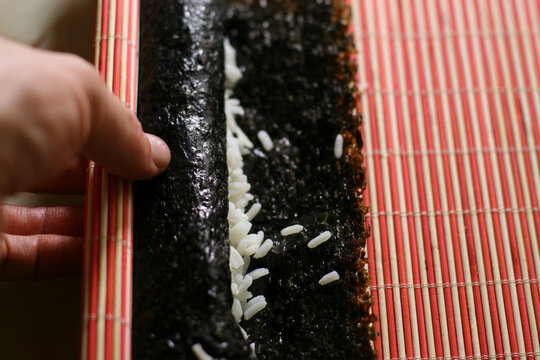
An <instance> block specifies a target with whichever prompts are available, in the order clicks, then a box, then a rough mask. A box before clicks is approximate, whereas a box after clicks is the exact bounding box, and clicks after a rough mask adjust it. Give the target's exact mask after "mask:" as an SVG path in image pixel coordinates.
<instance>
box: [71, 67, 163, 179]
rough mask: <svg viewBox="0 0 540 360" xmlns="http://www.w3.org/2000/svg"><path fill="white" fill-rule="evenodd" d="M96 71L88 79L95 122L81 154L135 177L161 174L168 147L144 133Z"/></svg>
mask: <svg viewBox="0 0 540 360" xmlns="http://www.w3.org/2000/svg"><path fill="white" fill-rule="evenodd" d="M95 74H96V75H95V76H93V77H91V78H92V79H91V80H89V81H87V82H86V84H87V89H88V93H89V98H90V99H91V100H92V102H91V104H92V114H91V121H92V124H91V126H90V130H89V135H88V140H87V142H86V144H85V146H84V147H83V149H82V151H81V152H82V154H83V155H85V156H87V157H88V158H91V159H93V160H94V161H95V162H96V163H98V164H99V165H101V166H103V167H105V168H106V169H107V170H108V171H109V172H111V173H113V174H115V175H119V176H122V177H125V178H129V179H133V180H137V179H145V178H149V177H152V176H155V175H157V174H159V173H161V172H162V171H163V170H164V169H165V168H166V167H167V165H168V164H169V162H170V157H171V155H170V151H169V148H168V146H167V145H166V144H165V143H164V142H163V140H161V139H159V138H158V137H156V136H153V135H150V134H145V133H144V132H143V130H142V127H141V124H140V122H139V120H138V119H137V117H136V116H135V115H134V114H133V113H132V112H131V111H129V110H127V109H126V108H125V107H124V106H123V105H122V104H121V102H120V101H119V100H118V99H117V98H116V97H114V96H113V95H112V94H111V92H110V91H109V90H108V89H107V88H106V87H105V85H104V84H103V82H102V81H101V78H100V77H99V76H97V73H95Z"/></svg>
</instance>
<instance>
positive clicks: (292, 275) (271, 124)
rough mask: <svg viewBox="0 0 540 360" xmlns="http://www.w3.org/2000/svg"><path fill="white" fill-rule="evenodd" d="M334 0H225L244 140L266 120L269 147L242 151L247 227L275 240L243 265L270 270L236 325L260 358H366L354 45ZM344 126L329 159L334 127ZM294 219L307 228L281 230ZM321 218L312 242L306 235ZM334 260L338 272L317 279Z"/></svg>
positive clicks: (342, 5) (368, 331)
mask: <svg viewBox="0 0 540 360" xmlns="http://www.w3.org/2000/svg"><path fill="white" fill-rule="evenodd" d="M347 8H348V7H347V6H346V2H345V1H344V0H343V1H322V0H321V1H315V0H305V1H301V0H299V1H290V0H282V1H279V0H274V1H272V0H267V1H264V0H260V1H257V0H253V1H234V4H233V5H232V8H231V9H230V10H229V13H228V20H227V23H226V34H227V36H228V37H229V38H230V39H231V43H232V44H233V46H234V47H235V48H236V50H237V61H238V63H239V66H240V67H241V69H242V71H243V78H242V79H241V80H240V81H239V83H238V84H237V85H236V87H235V90H234V96H235V97H237V98H239V99H240V102H241V103H242V105H243V107H244V110H245V113H246V114H245V116H244V117H242V118H239V119H238V120H237V121H238V123H239V125H240V126H241V127H242V128H243V130H244V131H245V133H246V134H247V135H248V137H250V138H251V139H252V140H256V139H257V132H258V131H259V130H266V131H267V132H268V133H269V134H270V136H271V138H272V139H273V141H274V148H273V149H272V150H271V151H269V152H267V151H264V150H263V149H262V147H261V146H260V144H258V143H256V144H255V149H254V150H253V151H252V152H251V154H249V155H247V156H245V157H244V161H245V168H244V171H245V172H246V174H247V175H248V178H249V181H250V183H251V185H252V188H251V192H252V193H253V194H254V195H255V196H256V197H257V200H258V201H259V202H260V203H261V204H262V210H261V212H260V213H259V215H257V217H256V218H255V219H254V220H253V230H254V231H258V230H264V232H265V236H266V237H269V238H271V239H273V240H274V242H275V243H277V245H276V246H274V248H273V250H272V251H271V252H270V253H269V254H268V255H267V256H266V257H264V258H262V259H259V260H253V261H252V263H251V266H250V268H253V269H254V268H258V267H267V268H269V269H270V275H269V276H267V277H265V278H263V279H260V280H257V281H255V282H254V284H253V285H252V287H251V288H250V291H252V292H253V293H254V294H255V295H258V294H264V296H265V297H266V300H267V302H268V305H267V307H266V308H265V309H264V310H262V311H261V312H260V313H258V314H257V315H256V316H255V317H253V318H252V319H250V320H248V321H244V322H242V326H243V327H244V328H245V329H246V330H247V332H248V334H250V339H249V340H250V341H254V342H255V344H256V352H257V355H258V357H259V358H260V359H372V358H374V353H373V350H372V349H371V347H370V340H372V339H373V336H374V332H373V330H372V328H371V322H372V321H373V320H374V318H373V317H372V316H371V315H370V314H369V305H370V301H371V300H370V297H369V295H368V294H367V292H366V289H367V286H368V275H367V272H366V271H365V270H364V264H365V261H366V254H365V239H366V237H367V236H368V229H367V227H366V225H365V214H366V209H365V207H364V206H363V199H362V194H363V190H364V189H365V172H364V168H363V165H362V163H363V159H362V154H361V148H362V137H361V133H360V125H361V119H360V116H359V115H358V111H357V93H356V91H355V88H354V83H355V76H356V71H355V68H354V64H353V63H352V60H351V57H352V55H353V52H354V49H353V45H352V39H351V36H350V35H349V33H348V13H347ZM337 134H343V136H344V139H345V147H344V154H343V156H342V158H341V159H339V160H337V159H336V158H335V156H334V153H333V146H334V139H335V138H336V135H337ZM295 223H299V224H302V225H304V226H305V230H304V231H303V232H302V233H300V234H296V235H293V236H289V237H282V236H281V235H280V230H281V229H282V228H283V227H285V226H288V225H292V224H295ZM325 230H329V231H330V232H332V234H333V237H332V238H331V240H329V241H328V242H326V243H324V244H322V245H320V246H319V247H317V248H315V249H309V248H308V247H307V246H306V245H307V242H308V241H309V240H310V239H311V238H313V237H315V236H316V235H318V234H319V233H321V232H322V231H325ZM332 270H336V271H337V272H338V273H339V274H340V276H341V278H340V280H339V281H337V282H334V283H332V284H329V285H326V286H321V285H319V284H318V280H319V279H320V278H321V277H322V276H323V275H325V274H326V273H328V272H330V271H332Z"/></svg>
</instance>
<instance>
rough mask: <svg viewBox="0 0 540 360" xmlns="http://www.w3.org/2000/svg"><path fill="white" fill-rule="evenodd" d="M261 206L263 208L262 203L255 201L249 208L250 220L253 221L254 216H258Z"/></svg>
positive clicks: (248, 215)
mask: <svg viewBox="0 0 540 360" xmlns="http://www.w3.org/2000/svg"><path fill="white" fill-rule="evenodd" d="M261 208H262V205H261V203H258V202H257V203H255V204H253V205H251V207H250V208H249V210H248V212H247V213H246V215H247V217H248V220H249V221H251V220H253V218H254V217H255V216H257V214H258V213H259V211H261Z"/></svg>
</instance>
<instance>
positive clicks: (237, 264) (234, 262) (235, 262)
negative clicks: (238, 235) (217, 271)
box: [229, 246, 244, 269]
mask: <svg viewBox="0 0 540 360" xmlns="http://www.w3.org/2000/svg"><path fill="white" fill-rule="evenodd" d="M229 263H230V266H231V268H232V269H239V268H241V267H242V265H244V259H242V255H240V253H239V252H238V250H236V249H235V248H234V247H232V246H231V253H230V256H229Z"/></svg>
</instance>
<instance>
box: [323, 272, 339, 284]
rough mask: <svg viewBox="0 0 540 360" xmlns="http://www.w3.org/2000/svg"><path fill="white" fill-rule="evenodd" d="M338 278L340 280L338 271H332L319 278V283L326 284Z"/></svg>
mask: <svg viewBox="0 0 540 360" xmlns="http://www.w3.org/2000/svg"><path fill="white" fill-rule="evenodd" d="M336 280H339V274H338V273H337V271H331V272H329V273H328V274H326V275H324V276H323V277H322V278H321V279H320V280H319V284H321V285H326V284H330V283H331V282H334V281H336Z"/></svg>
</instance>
